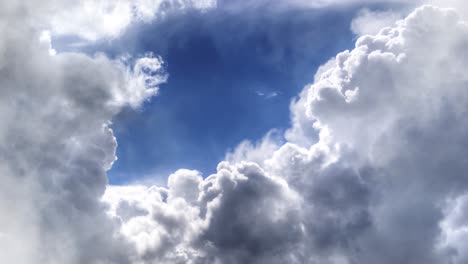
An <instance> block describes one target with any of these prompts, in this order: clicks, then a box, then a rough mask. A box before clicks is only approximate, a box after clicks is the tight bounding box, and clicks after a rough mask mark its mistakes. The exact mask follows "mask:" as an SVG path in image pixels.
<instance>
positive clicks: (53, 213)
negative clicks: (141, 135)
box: [0, 1, 160, 264]
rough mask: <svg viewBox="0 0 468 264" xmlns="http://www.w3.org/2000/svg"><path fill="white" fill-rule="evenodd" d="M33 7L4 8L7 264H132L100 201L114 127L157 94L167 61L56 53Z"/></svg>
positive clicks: (2, 139)
mask: <svg viewBox="0 0 468 264" xmlns="http://www.w3.org/2000/svg"><path fill="white" fill-rule="evenodd" d="M31 4H32V5H31V6H29V5H27V4H26V3H17V2H15V3H10V2H8V1H5V2H2V3H1V4H0V10H2V11H0V12H1V13H2V15H1V19H0V32H1V34H2V36H3V37H2V40H1V41H0V61H1V62H0V87H1V88H0V111H1V114H0V116H1V120H2V125H1V127H0V153H1V154H0V157H1V158H0V160H1V162H0V173H1V185H0V200H1V201H0V215H1V217H0V218H1V220H0V233H1V234H2V236H1V237H0V248H1V250H0V259H2V261H4V262H12V263H13V262H14V263H19V264H31V263H37V262H41V263H131V262H132V259H131V258H132V256H133V255H134V254H133V253H132V252H133V249H132V247H131V246H129V245H128V243H127V242H126V240H125V239H124V238H123V237H122V236H121V235H119V234H118V226H117V225H115V224H114V223H113V222H112V221H111V220H110V219H109V218H108V217H107V215H106V213H105V212H106V210H107V209H106V208H107V205H105V204H103V203H102V202H100V197H101V196H102V194H103V193H104V191H105V188H106V184H107V178H106V170H107V169H108V168H110V166H111V165H112V163H113V162H114V160H115V155H114V153H115V147H116V140H115V138H114V137H113V134H112V130H111V129H110V128H109V126H110V123H111V119H112V117H113V116H114V115H115V114H116V113H117V112H118V111H119V110H120V109H121V108H122V107H126V106H137V105H140V104H141V103H142V102H143V101H144V100H146V99H147V98H148V97H149V96H151V95H152V94H154V93H155V92H156V91H157V86H156V84H157V82H153V80H155V79H156V80H159V77H157V75H158V74H157V72H158V67H159V65H160V62H159V60H158V59H156V58H142V59H138V60H136V62H135V66H134V67H133V65H128V66H126V65H124V63H123V62H122V61H120V60H110V59H108V58H107V57H105V56H104V55H96V56H94V57H89V56H85V55H83V54H78V53H58V54H55V55H54V56H52V55H51V54H50V41H49V40H50V38H49V36H48V35H47V34H41V32H40V31H38V30H37V27H35V26H36V25H35V23H33V21H30V19H35V18H34V17H31V16H29V14H30V12H34V11H35V10H34V8H35V6H34V5H33V3H31ZM44 4H48V3H44ZM11 25H14V27H12V26H11ZM146 68H148V69H149V70H150V71H146V70H142V69H146ZM140 80H145V81H149V82H150V83H151V84H152V85H150V86H147V85H146V84H145V83H144V82H142V81H140ZM130 83H131V84H133V85H128V84H130Z"/></svg>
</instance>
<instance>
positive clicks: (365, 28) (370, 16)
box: [351, 9, 403, 36]
mask: <svg viewBox="0 0 468 264" xmlns="http://www.w3.org/2000/svg"><path fill="white" fill-rule="evenodd" d="M402 15H403V14H401V13H398V12H392V11H371V10H369V9H362V10H361V11H360V12H359V14H358V15H357V16H356V17H355V18H354V19H353V21H352V23H351V30H352V31H353V33H354V34H356V35H361V36H362V35H368V34H369V35H375V34H377V33H379V31H380V30H381V29H383V28H385V27H389V26H392V25H393V24H394V23H395V22H396V21H398V20H400V19H402V18H403V17H402Z"/></svg>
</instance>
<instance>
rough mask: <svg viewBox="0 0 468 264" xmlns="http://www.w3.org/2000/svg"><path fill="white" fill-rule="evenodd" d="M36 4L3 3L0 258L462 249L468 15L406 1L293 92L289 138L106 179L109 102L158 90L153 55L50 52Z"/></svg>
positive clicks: (253, 256) (232, 259)
mask: <svg viewBox="0 0 468 264" xmlns="http://www.w3.org/2000/svg"><path fill="white" fill-rule="evenodd" d="M51 3H54V2H51ZM46 6H47V5H46ZM33 8H35V6H34V5H27V4H21V5H17V4H12V3H8V2H6V3H5V2H4V3H0V14H1V15H2V16H0V17H1V18H0V22H1V23H0V32H1V33H2V36H4V37H3V38H2V39H1V40H0V87H1V89H0V95H1V96H0V117H1V120H2V126H1V128H0V150H1V151H0V157H1V159H0V173H1V174H0V175H1V183H2V184H1V185H0V216H1V217H0V249H1V250H0V259H2V260H3V261H5V262H8V263H19V264H32V263H37V262H40V263H67V264H68V263H70V264H74V263H91V264H103V263H106V264H107V263H133V264H146V263H181V264H182V263H193V264H198V263H199V264H202V263H203V264H205V263H213V264H215V263H226V264H230V263H232V264H237V263H258V264H263V263H265V264H266V263H269V264H271V263H273V264H275V263H278V264H279V263H312V264H314V263H325V264H327V263H329V264H354V263H359V264H374V263H381V264H387V263H388V264H390V263H392V264H393V263H428V264H430V263H434V264H436V263H454V264H462V263H465V262H466V261H467V256H468V253H467V252H466V248H467V246H468V245H467V243H466V237H467V233H466V227H467V225H468V223H467V217H466V208H467V201H468V199H467V190H468V179H467V178H466V176H465V172H466V171H467V169H468V162H467V161H466V157H465V156H466V146H467V145H468V140H467V137H466V131H467V129H468V122H466V118H465V115H466V110H467V105H468V90H467V89H466V88H467V84H468V74H467V72H466V70H465V69H466V68H468V65H467V63H468V59H467V56H468V54H467V52H466V47H467V45H468V44H467V43H468V26H467V23H466V22H464V21H465V20H464V19H463V18H460V16H458V15H457V13H456V12H455V11H454V10H448V9H442V8H439V7H434V6H424V7H421V8H418V9H417V10H415V11H414V12H412V13H411V14H410V15H409V16H408V17H407V18H405V19H404V20H401V21H400V22H398V23H397V24H395V25H393V26H391V27H388V28H386V29H384V30H380V31H379V33H378V34H375V35H366V36H363V37H360V38H359V39H358V40H357V42H356V46H355V48H354V49H352V50H350V51H345V52H342V53H340V54H338V55H337V56H336V57H335V58H334V59H332V60H331V61H329V62H328V63H327V64H326V65H325V66H323V67H322V68H321V69H320V70H319V72H318V74H317V75H316V77H315V80H314V83H312V84H310V85H308V86H306V88H305V89H304V91H303V92H302V93H301V94H300V95H299V96H298V98H297V99H296V100H294V102H293V103H292V105H291V111H292V113H291V116H292V127H291V129H289V130H288V131H287V132H286V134H285V138H286V141H287V142H281V141H280V140H277V139H276V138H275V137H274V136H273V135H272V134H270V135H267V136H266V137H265V139H264V140H262V141H261V142H259V143H257V144H253V143H249V142H244V143H243V144H241V145H240V146H239V147H238V148H237V149H236V150H234V151H233V152H232V153H230V154H228V155H227V157H226V161H223V162H221V163H220V164H219V165H218V167H217V170H216V173H214V174H212V175H209V176H208V177H206V178H203V177H202V175H201V174H200V173H199V172H197V171H192V170H184V169H182V170H178V171H176V172H174V173H173V174H172V175H170V176H169V178H168V183H167V186H145V185H128V186H107V188H106V185H107V179H106V170H107V169H109V168H110V167H111V165H112V163H113V162H114V161H115V159H116V157H115V148H116V144H117V142H116V139H115V138H114V136H113V133H112V129H111V128H110V127H111V121H112V118H113V117H114V116H115V115H116V114H117V113H118V112H119V111H120V110H121V109H122V107H128V106H130V107H138V106H139V105H141V104H142V103H143V102H144V101H145V100H147V99H148V98H149V97H151V96H153V95H155V94H156V93H157V87H158V85H159V84H160V83H162V82H164V81H165V80H166V77H167V76H166V75H165V73H164V71H163V70H162V66H163V63H162V61H161V59H160V58H158V57H156V56H154V55H148V56H147V57H144V58H139V59H129V58H127V59H119V60H110V59H109V58H107V57H105V56H104V55H96V56H94V57H89V56H85V55H83V54H77V53H57V54H55V55H52V54H51V47H50V36H48V35H47V34H45V33H41V31H40V29H38V28H36V27H35V23H33V22H34V21H35V20H34V19H33V18H31V17H29V16H28V13H29V12H32V10H33ZM25 10H26V11H28V12H25ZM12 24H14V25H16V26H15V27H14V28H12V27H10V26H9V25H12Z"/></svg>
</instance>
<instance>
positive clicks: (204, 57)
mask: <svg viewBox="0 0 468 264" xmlns="http://www.w3.org/2000/svg"><path fill="white" fill-rule="evenodd" d="M229 4H230V2H229V1H226V2H222V1H221V2H219V3H218V5H217V8H215V9H211V10H205V11H200V10H190V11H187V12H183V13H176V14H171V15H168V16H167V17H165V18H164V19H161V20H159V21H154V22H152V23H138V24H137V25H134V26H131V27H130V28H129V29H128V30H127V31H126V32H125V33H124V34H123V35H121V36H118V37H117V38H115V39H111V40H107V39H106V40H103V41H100V42H98V43H90V44H88V46H86V47H80V48H79V49H78V50H80V51H82V52H83V51H85V52H88V53H89V54H94V53H96V52H105V53H106V54H108V56H113V57H115V56H119V55H122V54H145V53H148V52H152V53H154V54H157V55H158V56H160V57H161V58H162V60H163V61H164V62H165V65H164V66H165V68H164V69H165V70H166V72H167V74H168V76H169V77H168V81H167V83H165V84H163V85H162V86H161V89H160V91H159V94H158V96H157V97H155V98H153V99H152V100H151V101H150V102H147V103H145V104H144V106H143V107H141V108H140V109H139V110H137V111H134V110H132V109H125V110H124V111H122V112H121V113H120V114H119V115H118V116H117V117H115V118H114V120H113V125H112V128H113V130H114V133H115V135H116V137H117V138H118V139H119V141H118V143H119V144H118V147H117V157H118V159H119V161H118V162H116V163H115V164H114V166H113V167H112V170H110V171H109V173H108V175H109V179H110V181H111V183H115V184H120V183H125V182H131V181H134V180H137V181H138V180H139V179H140V178H141V177H142V175H144V176H145V177H151V178H154V177H162V178H165V177H166V176H165V175H167V174H170V173H171V172H173V171H175V170H177V169H178V168H181V167H184V168H189V169H194V170H198V171H200V172H202V173H203V175H205V176H208V175H210V174H211V173H213V172H215V168H216V164H218V163H219V162H220V161H222V160H223V159H224V158H225V155H226V153H227V152H229V151H232V150H233V149H234V148H235V147H236V146H237V145H238V144H239V143H240V142H241V141H243V140H251V141H258V140H260V139H261V138H262V137H263V136H264V135H265V134H266V133H267V132H268V131H270V130H272V129H276V130H279V131H281V130H285V129H287V128H288V127H289V125H290V115H289V105H290V102H291V100H292V99H293V98H294V97H296V96H297V95H298V94H299V92H300V91H301V90H302V88H303V87H304V86H305V85H307V84H308V83H310V82H311V81H313V77H314V70H316V69H317V68H318V67H319V66H320V65H322V64H323V63H325V62H326V61H328V60H329V59H330V58H332V57H333V56H334V55H335V54H336V53H337V52H339V51H342V50H345V49H350V48H352V47H353V46H354V41H355V39H356V38H357V37H356V34H354V33H353V32H352V30H351V27H350V23H351V21H352V20H353V17H354V16H356V14H357V13H358V12H359V11H360V10H361V9H363V8H364V7H363V5H362V4H361V5H355V6H352V7H349V8H338V9H337V8H323V9H311V8H300V7H294V6H293V7H290V8H288V9H280V10H267V11H266V12H259V8H254V9H253V10H249V9H246V8H240V10H232V9H230V8H229V7H230V5H229ZM365 7H367V8H372V9H373V10H379V9H382V10H387V9H391V8H393V9H399V8H402V6H401V5H397V4H373V5H366V6H365ZM52 44H53V45H54V47H55V48H56V49H57V50H59V51H60V50H62V51H64V50H77V49H76V48H74V47H73V46H72V45H71V44H73V42H72V43H69V41H67V39H66V37H65V38H62V39H61V38H60V37H59V38H57V39H56V40H54V41H53V43H52Z"/></svg>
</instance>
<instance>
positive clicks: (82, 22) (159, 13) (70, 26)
mask: <svg viewBox="0 0 468 264" xmlns="http://www.w3.org/2000/svg"><path fill="white" fill-rule="evenodd" d="M216 4H217V3H216V0H136V1H131V0H84V1H47V3H45V4H43V7H41V9H43V10H45V11H46V12H50V13H49V16H48V17H46V19H45V20H44V23H45V26H46V27H47V29H49V30H50V31H51V32H52V34H54V35H75V36H79V37H81V38H84V39H86V40H91V41H94V40H98V39H101V38H114V37H117V36H119V35H120V34H121V33H123V32H124V31H125V29H126V28H127V27H129V26H130V25H131V24H132V23H138V22H150V21H152V20H154V19H157V18H159V17H163V16H165V15H166V14H168V13H170V12H174V11H180V10H186V9H190V8H194V9H199V10H206V9H211V8H214V7H216Z"/></svg>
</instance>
